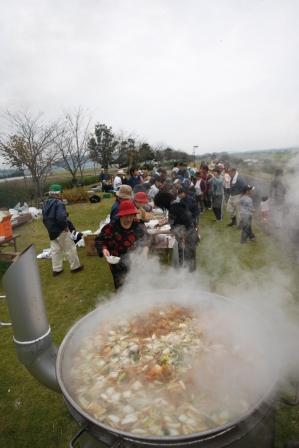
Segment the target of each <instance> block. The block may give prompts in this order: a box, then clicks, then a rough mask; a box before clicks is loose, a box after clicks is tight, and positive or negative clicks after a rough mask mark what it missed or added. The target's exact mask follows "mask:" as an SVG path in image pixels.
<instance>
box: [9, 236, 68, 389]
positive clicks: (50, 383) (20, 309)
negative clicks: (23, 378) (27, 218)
mask: <svg viewBox="0 0 299 448" xmlns="http://www.w3.org/2000/svg"><path fill="white" fill-rule="evenodd" d="M3 286H4V290H5V293H6V300H7V304H8V310H9V314H10V318H11V322H12V326H13V332H14V337H13V340H14V343H15V347H16V352H17V356H18V358H19V360H20V362H21V363H22V364H24V366H25V367H26V368H27V369H28V370H29V372H30V373H31V374H32V375H33V376H34V377H35V378H36V379H37V380H38V381H39V382H40V383H42V384H44V385H45V386H47V387H49V388H50V389H52V390H54V391H56V392H61V390H60V388H59V385H58V382H57V378H56V357H57V351H58V350H57V348H56V347H55V346H54V345H53V343H52V338H51V328H50V326H49V322H48V319H47V315H46V311H45V306H44V299H43V294H42V288H41V282H40V275H39V271H38V266H37V262H36V251H35V248H34V245H31V246H29V247H28V248H27V249H25V250H24V252H22V253H21V254H20V255H19V257H18V258H17V259H16V260H15V261H14V263H13V264H12V265H11V266H10V267H9V268H8V270H7V271H6V273H5V275H4V276H3Z"/></svg>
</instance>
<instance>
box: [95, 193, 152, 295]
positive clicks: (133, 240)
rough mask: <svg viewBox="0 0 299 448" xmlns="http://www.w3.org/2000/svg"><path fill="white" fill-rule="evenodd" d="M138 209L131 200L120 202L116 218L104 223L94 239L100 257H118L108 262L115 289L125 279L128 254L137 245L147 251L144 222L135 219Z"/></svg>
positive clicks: (128, 261) (127, 267) (128, 265)
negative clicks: (114, 261)
mask: <svg viewBox="0 0 299 448" xmlns="http://www.w3.org/2000/svg"><path fill="white" fill-rule="evenodd" d="M137 213H138V210H137V209H136V207H135V205H134V203H133V201H130V200H124V201H122V202H121V203H120V206H119V210H118V213H117V220H116V221H114V222H112V223H109V224H106V225H105V226H104V227H103V228H102V230H101V233H100V234H99V235H98V236H97V237H96V239H95V247H96V250H97V252H98V255H99V256H100V257H103V256H104V257H106V259H107V261H108V262H109V258H108V257H110V256H114V257H119V258H120V260H119V262H118V263H116V264H109V267H110V270H111V273H112V276H113V281H114V286H115V289H118V288H120V287H121V286H122V285H123V284H124V281H125V278H126V275H127V273H128V271H129V268H130V259H129V254H130V253H131V252H132V251H133V250H134V249H136V248H137V247H138V246H139V247H143V253H144V255H147V253H148V243H149V238H148V236H147V233H146V228H145V226H144V224H141V223H140V222H138V221H137V220H136V215H137Z"/></svg>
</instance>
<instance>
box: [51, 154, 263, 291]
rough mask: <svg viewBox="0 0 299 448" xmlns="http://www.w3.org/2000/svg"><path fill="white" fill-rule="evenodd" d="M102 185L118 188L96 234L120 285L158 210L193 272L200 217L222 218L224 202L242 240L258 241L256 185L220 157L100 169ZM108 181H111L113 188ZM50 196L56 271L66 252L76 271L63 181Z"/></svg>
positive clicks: (77, 265) (145, 241)
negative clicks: (167, 164) (198, 162)
mask: <svg viewBox="0 0 299 448" xmlns="http://www.w3.org/2000/svg"><path fill="white" fill-rule="evenodd" d="M100 180H101V183H102V187H103V191H113V192H114V193H115V202H114V203H113V205H112V208H111V211H110V217H109V223H107V224H106V225H105V226H104V227H103V228H102V229H101V231H100V232H99V234H98V235H97V237H96V239H95V247H96V250H97V252H98V255H99V256H100V257H106V259H107V260H109V259H110V257H112V259H113V260H117V262H115V263H109V267H110V270H111V273H112V276H113V280H114V285H115V288H116V289H118V288H119V287H120V286H122V285H123V283H124V279H125V277H126V274H127V272H128V270H129V263H130V257H129V255H130V253H131V252H132V251H133V250H135V249H136V248H137V247H140V248H141V249H142V251H143V253H144V254H147V253H148V251H149V249H150V246H151V237H150V235H149V233H148V232H147V228H146V223H147V222H149V221H151V220H153V219H154V217H155V211H156V210H159V211H160V212H161V213H163V215H164V216H165V217H167V222H168V224H169V225H170V229H171V233H172V235H174V236H175V239H176V242H177V246H178V257H179V265H180V266H186V267H187V268H188V269H189V270H190V271H191V272H192V271H194V270H195V269H196V248H197V245H198V243H199V241H200V236H199V231H198V230H199V227H198V226H199V217H200V214H201V213H204V212H205V211H207V210H211V211H212V212H213V214H214V217H215V223H219V222H221V221H222V219H223V212H224V208H226V209H227V212H228V214H229V216H230V222H229V223H228V226H230V227H233V226H236V227H237V228H239V229H240V243H242V244H244V243H246V242H247V241H255V239H256V238H255V234H254V232H253V230H252V215H253V213H254V205H253V200H252V197H251V196H252V192H253V190H254V187H253V186H250V185H248V183H247V182H246V180H245V179H244V177H243V176H241V175H240V174H239V172H238V171H237V169H236V168H235V167H232V166H228V165H225V164H223V163H221V162H218V161H215V162H214V163H213V164H210V165H208V164H207V163H205V162H202V163H201V165H200V167H199V168H197V169H196V168H190V167H187V165H186V164H184V163H177V164H175V165H174V166H173V168H172V169H171V170H166V169H165V168H162V167H161V168H156V169H154V170H153V171H152V172H151V173H149V172H147V171H140V170H138V169H137V168H135V167H133V168H130V169H129V171H128V175H126V173H125V171H124V170H123V169H120V170H118V171H117V173H116V175H115V177H114V178H113V177H112V176H111V175H110V174H108V172H107V170H103V171H102V173H101V175H100ZM108 185H109V186H111V188H110V187H109V190H108ZM50 190H51V191H50V192H49V199H48V200H47V201H46V202H45V204H44V207H43V221H44V224H45V226H46V228H47V230H48V232H49V237H50V240H51V250H52V268H53V275H55V276H56V275H59V274H60V273H61V272H62V271H63V256H64V254H65V255H66V257H67V259H68V261H69V263H70V269H71V272H74V273H75V272H79V271H80V270H82V269H83V266H82V265H81V264H80V262H79V259H78V255H77V252H76V246H75V245H74V242H73V239H72V237H71V234H70V225H69V223H68V218H67V212H66V210H65V206H64V204H63V201H62V197H61V188H60V186H59V185H53V186H52V187H51V189H50ZM268 202H269V201H268V197H263V198H262V202H261V206H260V213H261V219H262V222H263V223H264V224H266V223H267V219H268Z"/></svg>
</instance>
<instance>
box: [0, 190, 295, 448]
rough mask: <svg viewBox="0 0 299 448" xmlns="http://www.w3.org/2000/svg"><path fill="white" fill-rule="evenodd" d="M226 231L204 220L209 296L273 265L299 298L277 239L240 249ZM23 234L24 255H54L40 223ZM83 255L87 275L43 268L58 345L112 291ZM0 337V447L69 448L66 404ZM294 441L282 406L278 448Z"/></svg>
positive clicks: (84, 225) (0, 309)
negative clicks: (32, 248)
mask: <svg viewBox="0 0 299 448" xmlns="http://www.w3.org/2000/svg"><path fill="white" fill-rule="evenodd" d="M112 202H113V199H103V200H102V202H101V203H99V204H77V205H71V206H68V211H69V215H70V219H71V220H72V221H73V222H74V224H75V225H76V227H77V228H78V229H80V230H87V229H90V230H92V231H94V230H96V229H97V227H98V223H99V221H100V220H101V219H103V218H104V217H105V216H106V215H107V213H108V211H109V210H110V207H111V204H112ZM226 224H227V222H226V221H224V222H222V223H215V222H214V220H213V216H212V213H211V212H206V213H205V214H204V215H203V216H202V218H201V226H200V232H201V235H202V241H201V243H200V245H199V247H198V270H199V272H201V273H206V275H207V276H206V278H207V279H208V280H207V282H208V284H209V289H210V290H212V291H215V292H218V293H221V294H226V295H227V296H229V295H230V293H233V292H234V291H235V290H236V288H237V286H240V284H242V285H243V287H244V288H246V287H247V284H248V285H250V284H252V282H255V283H256V282H258V279H259V278H261V273H263V272H264V270H265V266H266V265H268V263H269V262H270V263H272V262H273V260H275V266H276V267H278V268H279V270H280V271H282V272H286V273H288V276H289V277H290V279H291V281H290V284H289V285H288V289H289V292H290V293H291V294H296V290H297V287H298V280H297V279H298V278H299V276H298V267H297V265H296V264H295V263H294V259H293V258H292V257H291V256H286V255H285V254H284V253H283V252H282V251H281V250H280V249H279V248H278V246H276V245H275V244H273V239H271V238H270V237H268V236H265V235H264V234H263V233H262V232H261V231H260V230H258V229H257V228H256V226H255V230H256V234H257V242H256V243H249V244H247V245H240V242H239V239H240V231H239V230H237V229H235V228H233V229H231V228H227V227H226ZM18 233H21V235H22V237H21V238H19V239H18V249H19V250H22V249H25V248H26V247H27V246H28V245H29V244H31V243H34V244H35V245H36V250H37V252H39V251H41V250H42V249H44V248H46V247H49V240H48V236H47V233H46V230H45V228H44V227H43V224H42V222H41V221H34V222H32V223H30V224H26V225H24V226H23V227H21V228H20V229H18ZM78 252H79V257H80V260H81V262H82V263H83V264H84V265H85V269H84V271H82V272H80V273H79V274H76V275H75V276H74V275H71V274H70V273H69V271H68V266H67V264H66V265H65V272H64V273H63V274H62V275H61V276H59V277H56V278H53V277H52V275H51V262H50V260H39V261H38V265H39V268H40V274H41V280H42V287H43V293H44V298H45V305H46V309H47V314H48V319H49V322H50V325H51V327H52V334H53V339H54V342H55V344H57V345H59V344H60V343H61V341H62V339H63V337H64V336H65V334H66V332H67V331H68V329H69V328H70V327H71V326H72V325H73V323H74V322H75V321H77V320H78V319H79V318H80V317H81V316H83V315H85V314H86V313H87V312H88V311H89V310H91V309H93V307H94V306H95V304H96V303H97V302H98V301H101V300H103V299H104V298H105V297H106V296H107V295H108V294H109V293H111V292H112V291H113V282H112V277H111V274H110V271H109V269H108V267H107V264H106V263H105V261H103V260H102V259H99V258H98V257H93V256H86V255H85V249H84V248H80V249H79V250H78ZM219 255H221V256H220V257H219ZM216 260H217V261H216ZM244 273H246V275H244ZM0 275H1V273H0ZM229 285H230V286H229ZM0 316H1V320H8V319H9V317H8V313H7V309H6V305H5V303H1V304H0ZM0 332H1V348H0V353H1V357H0V378H1V381H0V397H1V398H0V446H1V447H5V448H29V447H30V448H40V447H46V448H52V447H53V448H64V447H67V446H68V443H69V441H70V439H71V437H72V436H73V435H74V434H75V433H76V431H77V430H78V427H77V424H76V423H75V421H74V420H73V418H72V417H70V415H69V413H68V411H67V408H66V406H65V405H64V402H63V399H62V396H61V395H60V394H56V393H54V392H52V391H50V390H48V389H46V388H45V387H43V386H41V385H40V384H39V383H38V382H37V381H36V380H35V379H34V378H32V377H31V376H30V374H29V373H28V372H27V370H26V369H25V368H24V367H23V366H22V365H21V364H20V363H19V362H18V361H17V359H16V355H15V351H14V346H13V342H12V330H11V328H4V329H1V330H0ZM290 439H293V440H296V439H297V440H298V439H299V410H298V408H297V407H296V408H289V407H287V406H285V405H278V413H277V423H276V447H277V448H282V447H283V444H284V442H285V441H287V440H290Z"/></svg>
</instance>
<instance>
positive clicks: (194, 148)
mask: <svg viewBox="0 0 299 448" xmlns="http://www.w3.org/2000/svg"><path fill="white" fill-rule="evenodd" d="M196 148H198V146H196V145H195V146H193V163H194V166H195V158H196V157H195V150H196Z"/></svg>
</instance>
